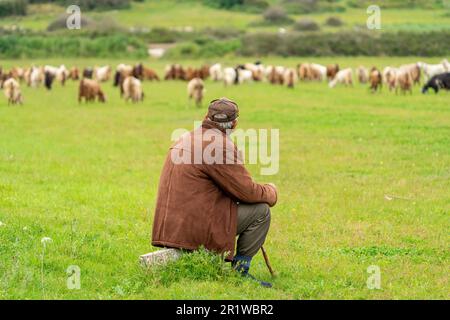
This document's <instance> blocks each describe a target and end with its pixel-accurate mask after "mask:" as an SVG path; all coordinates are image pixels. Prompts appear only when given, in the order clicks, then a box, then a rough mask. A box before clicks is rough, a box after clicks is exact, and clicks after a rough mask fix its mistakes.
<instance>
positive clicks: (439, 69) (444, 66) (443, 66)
mask: <svg viewBox="0 0 450 320" xmlns="http://www.w3.org/2000/svg"><path fill="white" fill-rule="evenodd" d="M417 66H418V67H419V68H420V69H421V70H422V71H423V73H424V75H425V81H428V80H429V79H431V78H432V77H434V76H437V75H438V74H442V73H445V72H448V71H450V65H449V63H448V61H447V60H446V59H445V60H443V61H442V62H441V63H439V64H428V63H424V62H418V63H417Z"/></svg>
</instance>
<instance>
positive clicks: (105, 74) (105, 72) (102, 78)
mask: <svg viewBox="0 0 450 320" xmlns="http://www.w3.org/2000/svg"><path fill="white" fill-rule="evenodd" d="M94 75H95V79H96V80H97V81H98V82H106V81H108V80H109V79H110V78H111V67H110V66H103V67H95V68H94Z"/></svg>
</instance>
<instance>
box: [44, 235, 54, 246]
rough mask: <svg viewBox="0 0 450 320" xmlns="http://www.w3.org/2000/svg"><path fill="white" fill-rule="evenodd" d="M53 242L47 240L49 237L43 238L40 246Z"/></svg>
mask: <svg viewBox="0 0 450 320" xmlns="http://www.w3.org/2000/svg"><path fill="white" fill-rule="evenodd" d="M52 241H53V240H52V238H49V237H43V238H42V239H41V243H42V244H44V245H45V244H46V243H47V242H52Z"/></svg>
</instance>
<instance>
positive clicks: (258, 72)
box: [244, 61, 264, 81]
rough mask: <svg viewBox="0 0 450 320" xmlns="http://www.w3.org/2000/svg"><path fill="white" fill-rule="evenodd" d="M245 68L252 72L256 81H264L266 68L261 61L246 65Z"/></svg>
mask: <svg viewBox="0 0 450 320" xmlns="http://www.w3.org/2000/svg"><path fill="white" fill-rule="evenodd" d="M244 68H245V69H246V70H249V71H251V72H252V77H253V80H254V81H262V80H263V78H264V66H263V65H262V64H261V62H260V61H257V62H255V63H246V64H245V65H244Z"/></svg>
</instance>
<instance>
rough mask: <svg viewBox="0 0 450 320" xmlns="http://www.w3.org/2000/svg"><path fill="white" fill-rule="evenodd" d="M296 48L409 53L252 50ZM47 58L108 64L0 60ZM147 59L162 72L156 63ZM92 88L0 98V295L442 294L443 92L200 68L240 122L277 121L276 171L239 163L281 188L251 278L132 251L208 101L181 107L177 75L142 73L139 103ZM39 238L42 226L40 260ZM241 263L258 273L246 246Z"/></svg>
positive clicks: (345, 61)
mask: <svg viewBox="0 0 450 320" xmlns="http://www.w3.org/2000/svg"><path fill="white" fill-rule="evenodd" d="M302 60H303V61H304V60H309V61H317V62H321V63H329V62H335V61H337V62H339V63H340V64H341V65H342V66H358V65H359V64H364V65H366V66H371V65H377V66H379V67H380V68H381V67H382V66H385V65H397V64H400V63H406V62H412V61H417V60H419V59H418V58H413V57H412V58H322V59H313V58H309V59H300V58H298V59H281V58H267V59H264V60H263V61H264V62H265V63H266V64H269V63H280V64H284V65H295V64H296V63H298V62H299V61H302ZM439 60H440V58H436V59H430V60H428V61H430V62H434V61H439ZM61 62H65V64H66V65H67V66H72V65H79V66H82V65H94V64H104V63H110V64H111V65H116V64H117V63H119V61H100V60H70V61H69V60H64V59H52V60H47V61H30V60H27V61H2V62H1V64H2V65H3V66H6V67H10V66H13V65H24V66H25V65H29V64H31V63H37V64H43V63H51V64H59V63H61ZM120 62H122V61H120ZM234 62H236V61H234ZM201 63H202V62H201V61H185V62H183V64H185V65H189V64H196V65H200V64H201ZM147 64H148V65H153V67H155V68H156V69H157V70H159V72H160V73H161V72H162V70H163V67H164V64H165V62H164V61H158V62H147ZM103 87H104V89H105V91H106V93H107V96H108V103H107V104H97V103H96V104H90V105H85V104H82V105H79V104H78V103H77V101H76V98H77V83H74V82H69V83H68V84H67V85H66V87H64V88H61V86H60V85H59V84H55V88H54V90H53V91H51V92H47V91H46V90H45V89H43V88H40V89H32V88H27V87H26V86H23V95H24V98H25V104H24V105H23V106H20V107H12V106H10V107H8V106H7V103H6V99H5V98H4V97H3V96H1V97H0V221H1V223H0V225H1V226H0V298H2V299H42V298H44V299H176V298H178V299H181V298H182V299H269V298H270V299H380V298H387V299H412V298H417V299H430V298H431V299H437V298H442V299H448V297H449V294H450V290H449V283H448V265H449V251H448V247H449V238H448V236H449V234H448V230H449V227H450V225H449V213H450V192H449V190H450V104H449V98H450V95H449V93H448V92H441V93H440V94H439V95H434V94H429V95H426V96H425V95H422V94H420V92H419V91H420V90H419V88H418V87H416V88H414V93H413V95H412V96H410V95H407V96H402V95H398V96H396V95H395V94H392V93H389V92H388V91H387V90H384V91H383V92H382V93H381V94H375V95H373V94H370V93H369V92H368V90H367V88H366V87H364V86H361V85H359V84H358V85H355V87H354V88H343V87H339V88H336V89H334V90H331V89H329V88H328V87H327V86H326V84H325V83H321V84H313V83H310V84H303V83H301V84H300V85H298V86H297V87H296V88H295V89H294V90H289V89H287V88H284V87H278V86H271V85H269V84H266V83H254V84H249V85H243V86H238V87H229V88H224V87H223V85H222V84H220V83H212V82H210V81H208V82H207V84H206V87H207V92H206V98H205V100H206V101H209V100H212V99H213V98H216V97H221V96H227V97H229V98H231V99H234V100H236V101H237V102H238V103H239V105H240V108H241V117H240V127H241V128H243V129H248V128H278V129H280V171H279V173H278V174H277V175H275V176H269V177H268V176H260V175H259V174H258V173H259V166H249V167H248V168H249V169H250V171H251V172H252V173H253V174H254V176H255V178H256V180H258V181H260V182H274V183H275V184H277V186H278V188H279V195H280V196H279V202H278V205H277V206H276V207H275V208H274V209H273V211H272V217H273V218H272V226H271V230H270V233H269V237H268V240H267V243H266V249H267V251H268V253H269V255H270V258H271V262H272V265H273V267H274V269H275V270H276V271H277V272H278V277H277V278H276V279H275V280H274V281H273V282H274V288H273V289H263V288H260V287H258V286H257V285H256V284H253V283H250V282H247V281H241V280H240V279H236V277H234V276H233V275H230V274H229V273H227V272H224V271H222V270H221V269H220V268H216V265H215V264H214V263H213V262H210V261H209V260H208V259H209V258H208V256H205V255H201V254H199V255H197V256H194V257H190V258H189V257H188V258H185V259H184V260H183V261H182V262H180V263H178V264H175V265H172V266H171V267H170V268H168V270H165V271H163V272H162V273H161V274H154V273H152V272H150V273H147V272H145V271H144V270H142V269H141V268H140V267H139V265H138V262H137V260H138V256H139V255H141V254H143V253H147V252H149V251H152V250H155V249H154V248H151V246H150V244H149V242H150V233H151V225H152V217H153V210H154V206H155V199H156V192H157V187H158V179H159V173H160V170H161V168H162V164H163V160H164V158H165V155H166V152H167V150H168V147H169V146H170V144H171V141H170V136H171V133H172V131H173V130H174V129H176V128H187V129H191V128H192V127H193V122H194V121H196V120H201V119H202V117H203V115H204V113H205V109H206V103H204V106H203V107H202V108H199V109H196V108H195V107H193V106H191V107H187V96H186V84H185V83H182V82H160V83H149V82H146V83H145V87H144V90H145V94H146V100H145V102H144V103H143V104H138V105H133V104H126V103H125V102H123V101H122V100H120V98H119V92H118V91H117V89H116V88H113V86H112V84H111V83H107V84H104V85H103ZM43 237H50V238H51V239H52V240H53V241H52V242H51V243H47V245H46V249H45V254H44V259H42V255H43V245H42V243H41V239H42V238H43ZM70 265H77V266H79V267H80V268H81V289H80V290H68V289H67V286H66V281H67V274H66V269H67V268H68V267H69V266H70ZM371 265H376V266H379V267H380V269H381V289H380V290H369V289H368V288H367V286H366V281H367V278H368V277H369V274H368V273H367V268H368V267H369V266H371ZM203 267H204V268H203ZM253 273H254V274H255V276H257V277H260V278H262V279H265V280H269V279H270V276H269V274H268V272H267V270H266V267H265V265H264V262H263V259H262V257H261V255H260V254H259V255H258V256H257V258H256V260H255V262H254V265H253Z"/></svg>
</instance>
